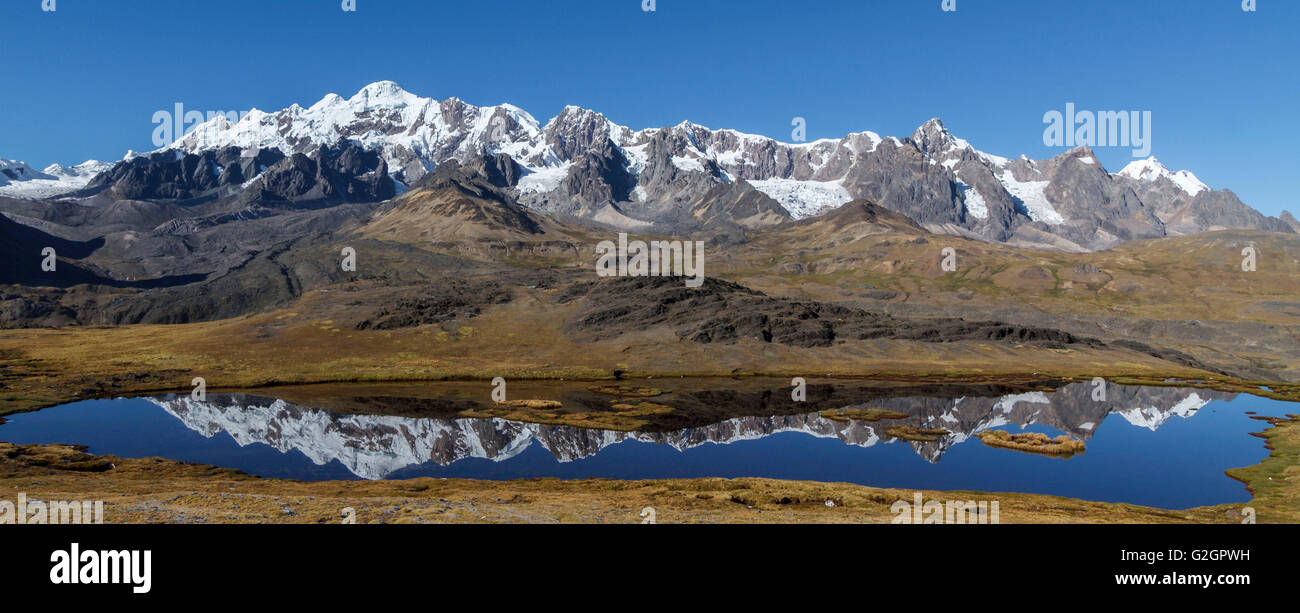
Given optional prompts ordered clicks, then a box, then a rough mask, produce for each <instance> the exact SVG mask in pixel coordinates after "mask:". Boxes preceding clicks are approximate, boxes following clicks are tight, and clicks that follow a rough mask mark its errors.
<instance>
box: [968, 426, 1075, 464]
mask: <svg viewBox="0 0 1300 613" xmlns="http://www.w3.org/2000/svg"><path fill="white" fill-rule="evenodd" d="M975 436H977V437H979V439H980V440H981V441H984V444H985V445H988V446H989V447H1000V448H1002V449H1013V450H1015V451H1024V452H1026V453H1041V454H1044V455H1057V456H1063V457H1067V458H1068V457H1070V456H1073V455H1075V454H1079V453H1083V452H1084V450H1085V449H1086V448H1087V445H1085V444H1084V442H1083V441H1080V440H1075V439H1072V438H1070V437H1068V436H1065V435H1064V434H1062V435H1061V436H1058V437H1056V438H1047V435H1046V434H1043V433H1041V432H1024V433H1021V434H1012V433H1010V432H1006V431H1003V430H989V431H987V432H980V433H979V434H976V435H975Z"/></svg>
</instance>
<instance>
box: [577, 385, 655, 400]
mask: <svg viewBox="0 0 1300 613" xmlns="http://www.w3.org/2000/svg"><path fill="white" fill-rule="evenodd" d="M587 390H589V391H592V392H596V393H597V394H605V395H608V396H618V397H620V398H653V397H655V396H658V395H660V394H662V393H664V391H663V390H661V389H659V388H655V387H633V386H631V385H594V386H592V387H589V388H587Z"/></svg>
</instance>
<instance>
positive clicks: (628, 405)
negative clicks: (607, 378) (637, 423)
mask: <svg viewBox="0 0 1300 613" xmlns="http://www.w3.org/2000/svg"><path fill="white" fill-rule="evenodd" d="M610 408H613V409H614V410H615V411H620V412H621V414H622V415H627V416H634V417H645V416H649V415H662V414H664V413H672V412H673V411H675V410H676V409H674V408H672V407H670V406H667V405H663V404H657V403H654V402H644V401H636V402H616V403H614V404H611V405H610Z"/></svg>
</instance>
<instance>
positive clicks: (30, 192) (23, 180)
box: [0, 159, 113, 198]
mask: <svg viewBox="0 0 1300 613" xmlns="http://www.w3.org/2000/svg"><path fill="white" fill-rule="evenodd" d="M112 167H113V165H112V164H111V163H108V162H100V161H98V160H87V161H85V162H82V163H80V164H77V165H76V166H64V165H62V164H50V165H49V166H47V167H45V170H42V171H41V172H37V171H35V170H33V169H32V167H31V166H29V165H27V163H26V162H21V161H18V160H6V159H0V196H9V197H11V198H50V197H52V196H58V195H60V194H66V193H68V192H71V191H76V190H78V189H81V188H83V187H85V186H86V184H87V183H89V182H90V180H91V179H94V178H95V175H97V174H99V173H101V172H103V171H105V170H108V169H109V168H112Z"/></svg>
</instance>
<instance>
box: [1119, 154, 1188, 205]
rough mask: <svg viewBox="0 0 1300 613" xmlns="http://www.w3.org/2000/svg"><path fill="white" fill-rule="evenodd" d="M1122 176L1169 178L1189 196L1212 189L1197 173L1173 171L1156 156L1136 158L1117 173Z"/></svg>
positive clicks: (1136, 178)
mask: <svg viewBox="0 0 1300 613" xmlns="http://www.w3.org/2000/svg"><path fill="white" fill-rule="evenodd" d="M1116 174H1118V175H1120V176H1124V177H1128V178H1130V179H1134V180H1136V181H1152V182H1155V181H1159V180H1160V179H1161V178H1162V177H1163V178H1166V179H1169V180H1170V181H1172V182H1173V184H1174V185H1177V186H1178V189H1181V190H1183V191H1184V192H1186V193H1187V194H1188V195H1189V196H1196V194H1199V193H1201V192H1203V191H1206V190H1208V189H1210V187H1209V186H1208V185H1206V184H1205V183H1203V182H1201V180H1200V179H1198V178H1196V175H1194V174H1192V173H1191V172H1190V171H1187V170H1180V171H1178V172H1171V171H1170V170H1169V168H1167V167H1166V166H1165V165H1164V164H1161V163H1160V160H1157V159H1156V158H1155V156H1151V157H1149V158H1147V159H1145V160H1134V161H1132V162H1129V164H1128V165H1127V166H1125V167H1124V169H1123V170H1121V171H1119V172H1118V173H1116Z"/></svg>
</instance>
